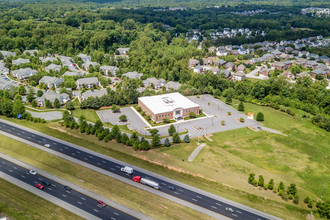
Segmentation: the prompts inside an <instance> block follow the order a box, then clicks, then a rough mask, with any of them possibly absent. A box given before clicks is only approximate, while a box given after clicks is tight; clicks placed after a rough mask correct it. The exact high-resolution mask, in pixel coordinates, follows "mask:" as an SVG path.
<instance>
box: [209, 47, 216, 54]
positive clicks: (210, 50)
mask: <svg viewBox="0 0 330 220" xmlns="http://www.w3.org/2000/svg"><path fill="white" fill-rule="evenodd" d="M216 49H217V48H216V47H210V48H209V52H210V53H213V52H214V51H216Z"/></svg>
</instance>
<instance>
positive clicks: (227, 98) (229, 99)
mask: <svg viewBox="0 0 330 220" xmlns="http://www.w3.org/2000/svg"><path fill="white" fill-rule="evenodd" d="M232 102H233V98H232V97H231V95H228V96H227V97H226V104H231V103H232Z"/></svg>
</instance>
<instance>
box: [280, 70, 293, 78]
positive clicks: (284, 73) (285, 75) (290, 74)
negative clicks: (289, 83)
mask: <svg viewBox="0 0 330 220" xmlns="http://www.w3.org/2000/svg"><path fill="white" fill-rule="evenodd" d="M281 76H283V77H284V78H286V79H290V80H294V79H295V76H294V74H293V73H291V72H290V71H284V72H283V73H281Z"/></svg>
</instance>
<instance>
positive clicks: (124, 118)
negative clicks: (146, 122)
mask: <svg viewBox="0 0 330 220" xmlns="http://www.w3.org/2000/svg"><path fill="white" fill-rule="evenodd" d="M119 120H120V121H122V122H124V121H127V117H126V115H121V116H119Z"/></svg>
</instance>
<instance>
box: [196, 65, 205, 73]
mask: <svg viewBox="0 0 330 220" xmlns="http://www.w3.org/2000/svg"><path fill="white" fill-rule="evenodd" d="M194 72H195V73H202V72H203V67H202V66H196V67H195V68H194Z"/></svg>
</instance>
